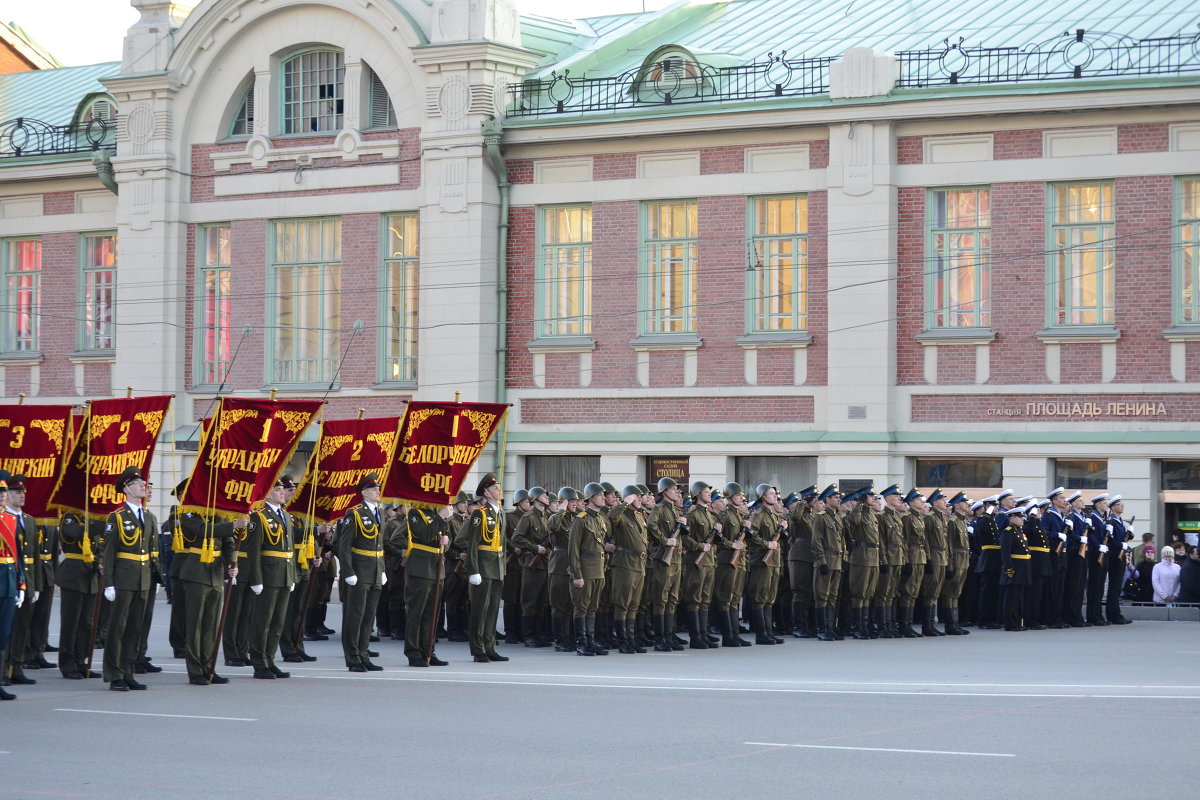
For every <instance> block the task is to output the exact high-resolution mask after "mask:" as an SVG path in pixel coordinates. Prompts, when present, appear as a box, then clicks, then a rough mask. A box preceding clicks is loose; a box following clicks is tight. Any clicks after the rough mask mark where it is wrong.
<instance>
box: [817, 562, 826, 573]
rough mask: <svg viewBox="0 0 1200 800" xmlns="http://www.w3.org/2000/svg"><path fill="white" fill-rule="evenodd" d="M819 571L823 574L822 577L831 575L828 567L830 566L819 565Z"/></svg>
mask: <svg viewBox="0 0 1200 800" xmlns="http://www.w3.org/2000/svg"><path fill="white" fill-rule="evenodd" d="M817 569H818V570H819V571H820V573H821V574H822V575H828V574H829V565H828V564H818V565H817Z"/></svg>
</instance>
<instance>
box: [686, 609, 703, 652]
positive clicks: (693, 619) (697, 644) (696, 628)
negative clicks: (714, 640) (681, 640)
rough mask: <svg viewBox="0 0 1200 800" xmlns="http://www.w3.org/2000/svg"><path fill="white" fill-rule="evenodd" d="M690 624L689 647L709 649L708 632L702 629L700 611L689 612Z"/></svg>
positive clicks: (688, 619) (688, 622)
mask: <svg viewBox="0 0 1200 800" xmlns="http://www.w3.org/2000/svg"><path fill="white" fill-rule="evenodd" d="M687 624H688V639H690V640H691V641H689V642H688V647H689V648H690V649H692V650H707V649H708V634H707V633H705V632H704V631H703V630H701V629H700V613H699V612H698V611H689V612H687Z"/></svg>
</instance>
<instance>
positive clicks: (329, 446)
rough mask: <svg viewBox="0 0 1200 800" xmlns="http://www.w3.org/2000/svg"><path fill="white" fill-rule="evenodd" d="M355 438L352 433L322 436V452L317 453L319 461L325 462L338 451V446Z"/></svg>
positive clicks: (319, 462)
mask: <svg viewBox="0 0 1200 800" xmlns="http://www.w3.org/2000/svg"><path fill="white" fill-rule="evenodd" d="M353 440H354V437H353V436H351V435H350V434H346V435H345V436H322V437H321V452H320V453H318V454H317V463H318V464H321V463H324V461H325V459H327V458H329V457H330V456H331V455H333V454H334V453H335V452H337V450H338V448H340V447H341V446H342V445H344V444H348V443H349V442H351V441H353Z"/></svg>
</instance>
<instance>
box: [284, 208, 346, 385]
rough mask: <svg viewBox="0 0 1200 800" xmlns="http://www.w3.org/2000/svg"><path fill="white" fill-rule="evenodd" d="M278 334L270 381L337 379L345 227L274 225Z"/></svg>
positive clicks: (323, 222) (312, 222)
mask: <svg viewBox="0 0 1200 800" xmlns="http://www.w3.org/2000/svg"><path fill="white" fill-rule="evenodd" d="M272 234H273V235H272V255H273V258H272V262H273V264H272V270H273V281H274V293H275V316H274V320H273V323H274V326H275V336H274V348H273V352H272V357H271V379H272V380H274V381H277V382H279V383H327V382H329V381H331V380H333V378H334V373H335V371H336V370H337V362H338V357H339V352H338V347H339V342H340V326H341V297H342V283H341V257H342V225H341V220H338V219H304V220H281V221H276V222H274V223H272Z"/></svg>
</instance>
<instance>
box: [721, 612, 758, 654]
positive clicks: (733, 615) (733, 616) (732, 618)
mask: <svg viewBox="0 0 1200 800" xmlns="http://www.w3.org/2000/svg"><path fill="white" fill-rule="evenodd" d="M725 616H726V618H727V619H728V620H729V633H730V635H731V636H732V637H733V641H735V642H736V643H737V646H738V647H751V646H752V645H753V644H754V642H748V641H746V640H745V639H743V638H742V637H741V636H740V635H739V634H740V633H741V631H740V630H739V627H740V626H739V625H738V610H737V609H736V608H731V609H729V611H728V612H725Z"/></svg>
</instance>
